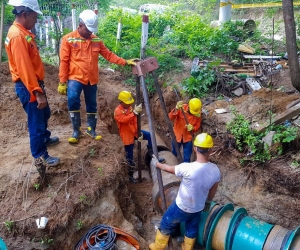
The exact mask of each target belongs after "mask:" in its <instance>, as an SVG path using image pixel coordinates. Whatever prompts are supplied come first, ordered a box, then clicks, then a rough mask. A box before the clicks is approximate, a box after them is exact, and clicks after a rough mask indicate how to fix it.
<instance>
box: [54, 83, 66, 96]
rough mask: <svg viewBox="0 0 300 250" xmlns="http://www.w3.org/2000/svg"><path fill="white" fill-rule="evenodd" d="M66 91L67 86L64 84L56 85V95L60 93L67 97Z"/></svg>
mask: <svg viewBox="0 0 300 250" xmlns="http://www.w3.org/2000/svg"><path fill="white" fill-rule="evenodd" d="M67 89H68V86H67V84H66V83H64V82H60V83H59V84H58V88H57V91H58V93H60V94H61V95H67Z"/></svg>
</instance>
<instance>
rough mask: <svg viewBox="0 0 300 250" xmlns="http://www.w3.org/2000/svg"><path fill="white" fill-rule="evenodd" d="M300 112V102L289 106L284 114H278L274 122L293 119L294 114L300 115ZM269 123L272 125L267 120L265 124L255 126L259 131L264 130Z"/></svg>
mask: <svg viewBox="0 0 300 250" xmlns="http://www.w3.org/2000/svg"><path fill="white" fill-rule="evenodd" d="M299 114H300V103H298V104H297V105H295V106H293V107H291V108H289V109H288V110H286V111H285V112H283V113H282V114H278V115H276V116H275V118H274V124H275V125H278V124H280V123H283V122H285V121H286V120H290V119H292V118H293V117H294V116H296V115H299ZM269 125H270V123H269V122H266V123H265V124H263V125H261V126H259V127H255V130H257V131H258V132H264V131H265V130H266V128H267V127H268V126H269Z"/></svg>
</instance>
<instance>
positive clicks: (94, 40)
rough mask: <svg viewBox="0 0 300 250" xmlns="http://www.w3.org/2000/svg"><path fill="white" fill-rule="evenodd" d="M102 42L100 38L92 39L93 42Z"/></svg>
mask: <svg viewBox="0 0 300 250" xmlns="http://www.w3.org/2000/svg"><path fill="white" fill-rule="evenodd" d="M100 41H101V39H100V38H98V37H97V38H92V42H100Z"/></svg>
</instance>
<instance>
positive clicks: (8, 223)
mask: <svg viewBox="0 0 300 250" xmlns="http://www.w3.org/2000/svg"><path fill="white" fill-rule="evenodd" d="M5 227H6V229H7V230H8V231H9V232H11V231H12V230H13V227H14V222H13V221H5Z"/></svg>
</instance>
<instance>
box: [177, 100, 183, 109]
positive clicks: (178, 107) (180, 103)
mask: <svg viewBox="0 0 300 250" xmlns="http://www.w3.org/2000/svg"><path fill="white" fill-rule="evenodd" d="M182 106H183V101H179V102H177V104H176V109H181V108H182Z"/></svg>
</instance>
